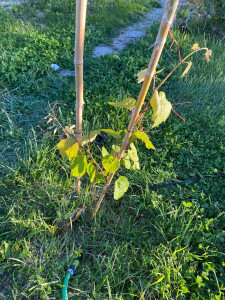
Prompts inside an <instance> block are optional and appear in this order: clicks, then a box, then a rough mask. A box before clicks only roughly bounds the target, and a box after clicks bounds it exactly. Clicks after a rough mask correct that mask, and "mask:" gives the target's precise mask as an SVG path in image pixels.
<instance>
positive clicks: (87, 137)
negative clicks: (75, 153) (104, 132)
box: [82, 130, 101, 145]
mask: <svg viewBox="0 0 225 300" xmlns="http://www.w3.org/2000/svg"><path fill="white" fill-rule="evenodd" d="M100 133H101V130H94V131H92V132H91V133H90V134H89V135H83V136H82V145H85V144H87V143H89V142H90V143H92V142H93V141H94V140H95V139H96V136H97V135H98V134H100Z"/></svg>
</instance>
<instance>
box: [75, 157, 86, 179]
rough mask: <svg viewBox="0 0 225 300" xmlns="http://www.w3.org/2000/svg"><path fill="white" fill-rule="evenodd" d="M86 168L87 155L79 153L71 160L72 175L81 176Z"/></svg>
mask: <svg viewBox="0 0 225 300" xmlns="http://www.w3.org/2000/svg"><path fill="white" fill-rule="evenodd" d="M86 169H87V157H86V156H85V155H83V154H81V153H80V152H79V154H78V155H77V156H76V157H74V158H73V159H72V160H71V174H72V176H74V177H82V176H83V175H84V174H85V172H86Z"/></svg>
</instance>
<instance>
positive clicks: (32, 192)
mask: <svg viewBox="0 0 225 300" xmlns="http://www.w3.org/2000/svg"><path fill="white" fill-rule="evenodd" d="M102 3H103V4H102V5H103V8H101V9H102V10H103V11H102V12H101V13H102V14H103V15H104V16H105V17H107V13H106V12H105V10H106V11H107V7H108V9H109V7H110V6H107V5H106V4H105V3H106V2H105V1H102ZM109 3H110V2H109ZM121 3H122V4H121V7H123V5H125V2H122V1H121ZM131 3H132V2H131ZM138 3H139V2H138ZM57 5H58V2H55V1H54V2H51V1H48V2H45V1H43V2H40V3H39V4H37V3H36V4H35V3H33V2H32V3H31V4H30V6H29V5H28V7H30V11H29V14H27V11H26V14H25V17H24V18H25V20H24V21H23V22H24V24H26V26H28V27H27V28H29V30H30V34H28V31H29V30H28V29H27V31H26V30H24V33H23V32H22V33H21V34H17V35H14V36H13V31H14V29H15V26H17V25H15V24H16V22H20V20H19V19H17V16H18V14H20V15H21V16H22V15H23V13H22V11H23V7H18V8H16V9H15V13H14V14H10V13H8V12H0V13H1V14H2V16H4V20H5V22H6V23H5V24H8V25H9V23H10V24H11V26H12V30H11V33H10V30H8V31H9V32H8V33H7V32H5V35H7V34H8V36H7V38H8V37H9V35H10V34H11V40H10V41H11V42H10V43H11V45H12V47H11V48H10V46H9V48H7V49H6V50H5V51H6V52H5V53H6V54H5V55H6V56H8V55H9V52H10V51H11V53H12V55H13V56H12V57H15V56H16V55H17V56H18V57H20V55H19V54H18V53H21V52H22V49H24V48H22V47H26V44H27V43H30V45H32V44H33V40H32V39H31V40H30V38H32V36H33V37H34V40H35V39H36V37H37V36H38V39H37V42H36V45H40V49H41V50H40V51H42V50H43V53H44V52H46V48H43V47H44V46H43V45H45V42H46V41H47V44H48V47H49V49H50V52H51V53H52V54H51V56H52V57H53V58H54V59H57V60H56V61H55V60H54V61H53V60H52V61H50V60H49V57H47V54H46V57H45V59H46V61H45V62H44V64H45V67H43V65H41V60H40V57H39V55H40V53H42V52H40V51H39V52H37V50H36V49H37V48H36V46H35V45H34V46H33V48H32V51H33V52H32V58H33V60H32V64H33V65H34V66H36V62H40V66H38V68H39V70H40V72H39V70H33V71H31V72H30V70H29V69H28V68H27V67H26V68H27V69H25V70H24V72H23V73H20V71H19V70H20V69H18V70H15V68H14V67H13V64H12V68H11V69H8V71H7V70H6V69H4V72H3V71H1V72H2V73H1V84H2V90H1V95H0V107H1V112H0V121H1V125H0V130H1V131H0V132H1V136H0V142H1V143H0V145H1V146H0V155H1V167H2V168H1V175H2V178H3V179H2V181H1V182H0V194H1V201H0V242H1V244H0V274H1V282H0V299H60V298H61V287H62V282H63V279H64V276H65V273H66V270H67V268H68V266H69V265H70V263H71V262H72V261H73V259H74V258H75V257H76V255H77V251H78V249H82V251H83V253H84V261H83V263H82V264H81V265H80V266H79V268H78V269H77V272H76V275H75V276H74V277H72V278H71V280H70V282H69V296H70V299H75V298H76V299H125V300H127V299H224V292H225V291H224V285H225V280H224V268H225V265H224V264H225V263H224V262H225V260H224V253H225V251H224V231H225V227H224V224H225V223H224V221H225V218H224V199H225V181H224V178H222V177H221V178H213V177H208V178H203V179H201V180H198V181H191V182H189V183H185V184H182V185H173V186H168V187H164V188H160V189H151V188H150V186H152V185H156V184H163V183H165V182H171V181H174V180H175V181H177V180H185V179H188V178H190V177H194V176H202V175H210V174H225V168H224V156H225V148H224V135H225V134H224V132H225V118H224V115H225V112H224V74H223V72H224V71H223V70H224V61H225V57H224V51H223V44H222V42H221V41H220V39H219V38H218V37H214V36H213V35H211V34H208V35H206V36H201V37H197V38H196V37H195V32H193V33H192V34H184V35H182V34H181V33H179V32H178V31H177V30H175V29H174V30H173V32H174V35H175V37H176V39H177V41H178V42H179V45H180V47H181V51H182V54H183V56H184V55H185V54H187V53H189V51H190V49H191V47H192V44H193V43H195V42H198V43H199V45H200V46H205V45H206V46H207V47H209V48H210V49H212V51H213V56H212V59H211V61H210V63H208V64H207V63H206V61H205V60H201V57H203V55H202V54H196V55H195V56H194V57H193V58H192V61H193V66H192V68H191V70H190V72H189V73H188V75H187V76H185V77H184V78H183V79H180V75H181V73H182V70H181V69H180V70H179V71H177V72H176V73H175V74H174V76H173V77H171V79H170V80H169V81H168V82H167V83H166V84H165V85H164V86H163V87H162V89H161V90H163V91H164V92H165V93H166V95H167V97H168V99H169V100H170V101H171V102H172V103H177V102H183V101H191V102H192V103H191V104H185V105H179V106H174V108H175V109H176V111H177V112H178V113H179V114H181V115H182V116H183V117H184V118H185V119H186V122H185V123H184V122H182V120H180V119H179V118H178V117H177V116H176V115H175V114H172V115H171V116H170V117H169V119H168V120H167V121H166V123H164V124H162V125H161V126H160V127H157V128H156V129H154V130H150V128H151V121H150V117H151V112H148V113H147V115H146V118H145V122H144V123H143V125H144V127H145V130H146V131H147V132H148V133H149V137H150V139H151V141H152V142H153V144H154V146H155V147H156V149H157V150H156V151H152V150H146V149H145V148H144V145H142V143H141V142H140V143H137V147H138V149H139V156H140V162H141V170H140V171H131V172H129V173H128V172H127V171H123V170H122V171H120V172H119V173H120V174H124V175H126V176H127V177H128V179H129V181H130V184H131V187H130V188H129V190H128V192H127V194H126V195H125V196H124V197H123V198H122V199H121V200H119V201H114V200H113V199H112V191H109V193H108V194H107V196H106V199H105V201H104V202H103V204H102V206H101V209H100V211H99V213H98V215H97V217H96V219H95V220H91V219H90V217H91V209H90V210H89V211H87V212H86V214H84V215H83V216H82V217H81V218H80V219H79V221H78V222H76V223H73V224H72V225H71V227H70V228H68V229H67V230H66V231H65V232H62V233H60V234H56V230H57V228H58V227H60V226H61V225H62V224H65V223H67V222H68V221H69V219H70V216H71V213H72V212H73V210H74V209H75V208H77V207H79V206H81V205H82V204H83V203H87V202H88V201H91V200H92V195H91V194H90V190H89V187H88V186H85V181H86V180H85V178H84V189H83V193H82V197H77V196H76V193H75V190H74V186H75V180H74V178H72V177H71V175H70V172H69V168H68V164H67V162H66V161H64V160H62V159H61V158H60V156H59V153H58V150H57V149H56V146H55V145H56V144H57V142H58V139H57V138H49V139H45V138H44V137H43V133H42V132H41V131H40V130H39V129H38V128H37V125H38V124H41V125H42V127H44V128H45V129H46V128H47V125H46V123H45V121H44V120H43V117H44V116H46V115H47V114H48V104H49V103H54V102H56V101H57V102H63V103H65V104H67V106H65V107H64V106H61V108H60V109H61V112H60V111H57V115H58V117H59V119H60V121H61V122H62V123H63V124H65V125H67V124H68V125H70V124H74V122H75V115H74V112H73V109H74V105H75V103H74V101H75V100H74V99H75V88H74V79H73V78H61V77H59V76H58V75H57V73H54V72H53V71H50V70H49V64H50V63H52V62H58V61H59V62H60V64H62V66H63V67H65V68H67V67H68V68H72V64H73V63H72V62H73V38H72V35H71V41H70V44H69V43H68V44H63V42H62V43H61V42H60V41H58V42H59V44H57V43H56V40H58V39H59V38H62V40H63V39H64V41H65V39H66V38H67V30H70V31H71V33H72V32H73V30H74V29H73V28H72V23H73V22H72V21H71V24H70V28H69V26H68V27H66V24H67V22H70V21H69V18H67V19H66V18H64V17H63V16H64V14H67V13H68V11H70V9H71V6H72V2H70V1H68V5H65V6H63V7H60V9H59V6H57ZM104 5H105V6H104ZM108 5H109V4H108ZM129 5H131V4H129ZM139 5H141V4H140V3H139ZM57 7H58V8H57ZM100 7H101V6H100ZM133 7H134V6H132V9H130V10H128V12H129V11H130V19H129V22H130V21H131V20H132V18H134V17H133V15H134V13H135V12H136V11H135V9H134V8H133ZM56 8H57V9H58V10H59V14H57V13H56V12H57V9H56ZM35 9H36V11H35ZM45 9H46V11H47V12H48V13H49V14H50V16H52V14H53V12H55V16H56V17H55V19H54V18H46V19H45V20H44V21H43V24H44V25H45V26H48V27H49V28H51V30H50V36H52V40H51V39H50V40H49V36H48V37H47V38H46V39H45V37H44V33H43V32H41V28H42V27H44V26H42V27H41V28H39V26H40V22H39V21H37V23H35V24H36V25H35V26H37V27H35V26H33V25H32V26H33V27H32V26H31V23H32V24H34V22H33V21H32V22H31V20H32V18H34V15H35V14H36V12H37V11H40V10H41V11H42V10H45ZM95 9H97V4H96V7H95ZM99 9H100V8H99ZM104 9H105V10H104ZM123 10H124V8H123ZM117 12H118V17H120V16H121V15H120V13H121V12H120V9H119V8H118V7H117V8H116V9H115V15H117ZM46 14H47V13H46ZM98 14H99V11H98V13H95V11H93V12H92V20H93V21H92V22H93V23H95V21H94V20H96V19H97V17H98ZM6 15H7V16H8V17H7V18H8V19H7V18H5V17H6ZM95 18H96V19H95ZM58 20H65V27H63V26H62V25H60V24H59V23H58ZM50 21H51V23H50ZM122 21H123V22H124V23H123V24H125V23H126V20H125V17H123V18H122ZM7 22H8V23H7ZM89 22H91V21H89ZM108 23H110V19H109V20H108ZM108 23H107V22H106V24H108ZM63 24H64V23H63ZM90 24H91V23H90ZM90 26H91V25H90ZM98 26H99V29H98V31H96V36H97V37H95V30H92V29H90V28H88V32H89V30H90V32H91V34H90V35H88V33H87V43H86V44H87V50H86V51H87V52H86V54H87V55H88V53H90V51H91V49H93V47H94V45H96V44H97V43H98V42H102V41H105V39H106V38H108V37H109V34H112V35H113V34H114V33H115V32H116V31H114V29H113V31H110V30H111V29H109V30H108V29H107V30H106V29H105V28H103V26H101V25H100V23H99V25H98ZM110 26H111V25H110V24H109V28H110ZM120 26H122V25H121V24H120V25H118V27H117V29H118V28H119V27H120ZM8 27H10V26H8ZM34 27H35V28H36V29H35V28H34ZM3 28H4V26H3ZM63 28H65V31H64V29H63ZM43 30H44V29H43ZM46 32H47V30H46ZM53 32H54V34H53ZM63 33H65V35H64V34H63ZM156 33H157V28H152V30H151V31H149V32H148V35H147V36H146V38H145V39H142V40H140V41H139V42H138V43H136V44H135V45H132V46H129V47H128V48H126V49H125V50H124V51H123V52H122V53H121V54H120V55H112V56H105V57H102V58H99V59H94V58H91V57H90V56H87V58H86V59H85V103H86V104H85V109H84V130H85V132H86V133H87V132H89V131H90V130H92V129H98V128H104V127H108V128H109V127H110V128H112V129H116V130H118V129H121V128H124V127H126V125H127V123H128V120H129V116H128V114H127V113H125V112H124V111H123V110H119V111H118V110H116V109H114V108H112V107H111V106H109V105H108V104H107V102H109V101H118V100H121V99H124V97H126V96H132V97H134V98H136V97H137V95H138V92H139V89H140V86H138V85H137V84H136V76H135V75H136V74H137V72H138V71H139V70H141V69H142V68H145V67H146V65H147V63H148V60H149V56H150V54H151V51H150V50H148V47H149V45H151V44H152V43H153V42H154V39H155V37H156ZM23 34H24V35H23ZM26 34H27V36H26ZM41 34H43V36H41ZM196 35H197V34H196ZM15 39H17V41H15ZM20 39H21V40H20ZM51 41H52V42H51ZM10 43H9V44H10ZM13 43H15V44H13ZM23 43H24V46H22V45H23ZM49 43H50V44H51V43H52V44H51V45H49ZM169 44H170V41H168V42H167V45H166V48H165V50H164V52H163V56H162V59H161V60H160V67H162V68H164V74H159V76H158V79H157V82H158V83H159V82H160V80H161V79H162V78H163V76H164V75H166V74H167V73H168V72H169V70H171V68H172V66H174V65H175V63H176V62H177V54H176V53H175V52H172V53H171V52H170V51H169ZM15 45H19V46H18V47H17V50H16V49H15ZM54 45H55V46H54ZM1 47H4V43H3V42H2V44H1ZM20 47H21V49H19V48H20ZM37 47H38V46H37ZM54 47H55V48H54ZM1 49H2V48H1ZM10 49H11V50H10ZM29 49H30V48H29ZM17 51H18V52H17ZM19 51H21V52H19ZM2 53H3V54H4V51H2V50H1V55H3V54H2ZM64 53H65V56H64V55H63V54H64ZM14 55H15V56H14ZM1 57H2V56H1ZM27 62H28V61H27V60H24V63H25V64H27ZM5 66H8V65H7V64H6V63H5ZM42 67H43V68H44V70H45V71H44V72H43V73H41V70H42ZM38 72H39V73H38ZM7 74H8V75H7ZM7 76H8V77H7ZM13 76H15V78H14V77H13ZM149 96H150V93H149V95H148V97H149ZM118 115H119V118H118ZM32 128H33V129H32ZM105 146H106V148H108V147H110V139H107V140H106V145H105ZM93 151H98V149H97V148H96V149H94V146H93ZM97 193H98V191H97Z"/></svg>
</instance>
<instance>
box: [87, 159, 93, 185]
mask: <svg viewBox="0 0 225 300" xmlns="http://www.w3.org/2000/svg"><path fill="white" fill-rule="evenodd" d="M87 173H88V176H89V177H90V182H93V181H94V179H95V166H94V164H93V163H91V162H90V163H89V164H88V165H87Z"/></svg>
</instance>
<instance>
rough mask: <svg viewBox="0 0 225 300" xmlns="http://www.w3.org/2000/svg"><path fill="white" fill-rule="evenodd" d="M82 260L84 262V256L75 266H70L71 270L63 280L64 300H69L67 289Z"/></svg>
mask: <svg viewBox="0 0 225 300" xmlns="http://www.w3.org/2000/svg"><path fill="white" fill-rule="evenodd" d="M81 260H82V256H80V257H78V258H76V259H75V261H74V262H73V264H72V265H70V267H69V269H68V270H67V273H66V277H65V278H64V280H63V288H62V300H68V295H67V288H68V283H69V279H70V277H71V276H73V275H74V273H75V270H76V268H77V267H78V266H79V264H80V262H81Z"/></svg>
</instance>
